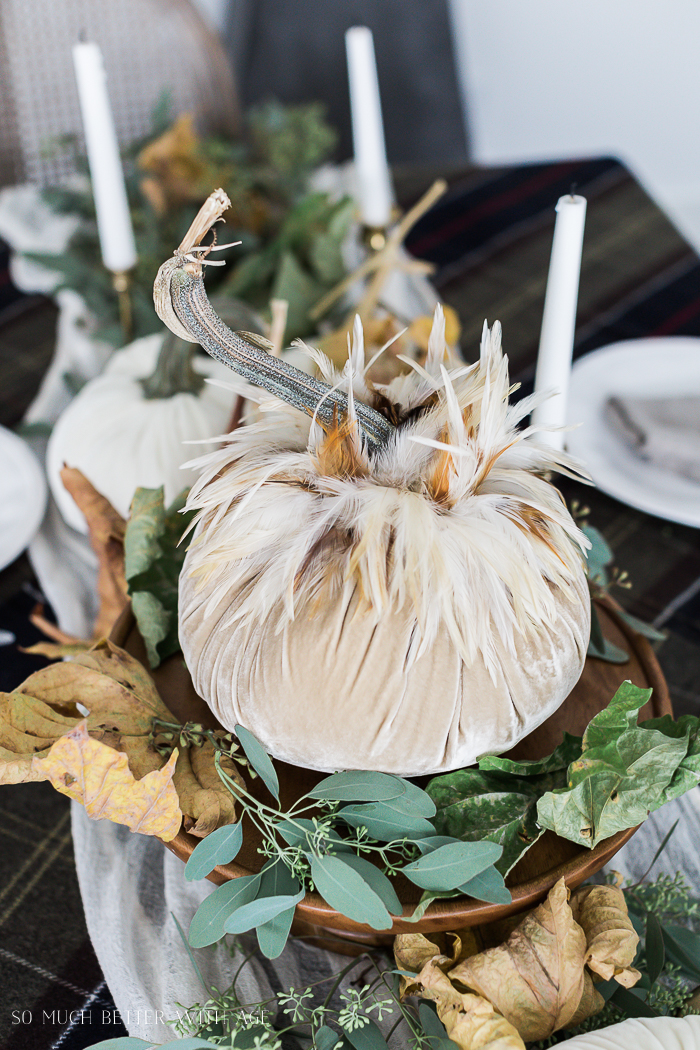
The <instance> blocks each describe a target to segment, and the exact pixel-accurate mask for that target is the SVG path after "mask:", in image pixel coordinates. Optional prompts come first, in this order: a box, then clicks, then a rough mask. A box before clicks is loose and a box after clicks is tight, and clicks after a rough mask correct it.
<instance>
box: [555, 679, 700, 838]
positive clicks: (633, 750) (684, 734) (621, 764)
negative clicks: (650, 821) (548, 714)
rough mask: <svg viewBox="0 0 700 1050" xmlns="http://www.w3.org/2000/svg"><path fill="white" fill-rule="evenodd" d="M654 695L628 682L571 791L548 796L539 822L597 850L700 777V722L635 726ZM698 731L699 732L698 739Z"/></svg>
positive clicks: (570, 779)
mask: <svg viewBox="0 0 700 1050" xmlns="http://www.w3.org/2000/svg"><path fill="white" fill-rule="evenodd" d="M650 695H651V690H649V689H640V688H638V687H637V686H634V685H632V683H631V682H625V683H623V684H622V686H620V688H619V689H618V691H617V693H616V694H615V696H614V697H613V699H612V700H611V701H610V704H609V705H608V707H607V708H606V709H605V710H604V711H601V712H600V713H599V714H598V715H596V716H595V718H593V719H592V720H591V722H590V723H589V724H588V727H587V729H586V732H585V734H584V737H583V744H582V752H581V757H580V758H579V759H577V760H576V761H574V762H572V763H571V765H570V766H569V770H568V775H567V784H566V786H565V787H562V788H557V789H555V790H553V791H549V792H546V793H545V794H544V795H543V796H542V798H541V799H540V800H539V802H538V805H537V819H538V822H539V824H540V825H541V826H542V827H545V828H550V829H551V830H552V831H554V832H556V834H558V835H561V836H562V837H563V838H568V839H570V840H571V841H572V842H577V843H580V844H581V845H586V846H588V847H589V848H593V847H594V846H595V845H596V844H597V843H598V842H600V841H602V840H603V839H606V838H609V837H610V836H611V835H614V834H615V833H616V832H618V831H622V830H624V829H625V828H631V827H634V826H635V825H637V824H640V823H641V822H642V821H643V820H645V819H646V817H647V815H648V814H649V813H650V812H651V811H653V810H655V809H658V808H659V806H662V805H663V804H664V803H665V802H666V801H668V800H669V798H672V797H673V798H675V797H677V795H678V794H682V793H683V791H685V790H688V788H689V787H691V786H694V785H695V784H697V783H698V780H699V779H700V742H698V739H697V729H698V726H699V725H700V721H699V720H698V719H696V718H694V717H693V716H686V719H690V720H689V721H688V720H686V721H684V722H683V723H682V724H681V723H680V722H679V723H674V722H673V721H672V720H671V719H668V720H664V719H652V720H650V721H648V722H644V723H642V725H641V726H637V725H636V721H637V716H638V711H639V709H640V708H641V707H642V706H643V705H644V704H645V703H646V701H647V700H648V699H649V696H650ZM694 734H695V735H694Z"/></svg>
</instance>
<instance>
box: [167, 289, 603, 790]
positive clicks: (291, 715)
mask: <svg viewBox="0 0 700 1050" xmlns="http://www.w3.org/2000/svg"><path fill="white" fill-rule="evenodd" d="M178 280H180V278H179V277H178ZM182 286H183V287H184V284H183V285H182ZM183 297H184V296H183ZM185 301H186V300H185ZM199 302H203V300H202V299H201V296H200V300H199ZM182 316H185V317H188V315H187V314H186V313H185V312H184V310H183V312H182ZM210 328H211V330H214V325H213V322H212V324H211V325H210ZM218 331H219V332H222V333H223V337H224V338H225V339H226V340H227V341H228V343H230V344H231V346H233V347H234V349H236V348H237V346H238V344H240V340H239V339H238V337H235V336H234V335H233V334H231V333H229V334H228V335H226V333H225V332H224V330H223V329H221V328H220V329H219V330H218ZM219 337H220V336H219V335H218V334H217V338H219ZM237 339H238V342H236V340H237ZM447 355H448V351H447V348H446V345H445V338H444V318H443V316H442V313H441V311H440V310H439V309H438V311H436V320H435V323H434V326H433V333H432V335H431V339H430V349H429V353H428V360H427V362H426V366H425V368H421V367H419V366H416V367H415V370H414V371H413V372H412V373H411V374H409V375H404V376H400V377H398V378H397V379H395V380H393V381H392V383H390V384H389V385H387V386H381V387H371V386H368V385H367V383H366V381H365V372H366V369H365V363H364V350H363V345H362V329H361V326H360V325H359V322H358V324H356V328H355V339H354V345H353V349H352V354H351V358H350V361H349V362H348V364H347V365H346V367H345V369H344V372H343V374H342V375H340V374H338V373H337V372H335V371H334V370H333V368H332V366H331V365H330V362H328V360H327V359H324V357H323V355H321V354H318V353H316V354H315V357H316V360H317V363H318V364H319V366H320V368H321V370H322V372H323V374H324V378H325V380H326V381H327V383H328V384H329V386H328V387H327V389H330V387H331V386H332V387H333V389H336V390H340V391H345V394H346V396H347V399H348V400H347V412H345V413H343V414H340V415H339V413H338V412H337V411H336V413H335V416H331V420H330V422H328V420H326V421H325V422H324V423H323V426H321V425H320V424H319V422H317V421H316V419H314V420H312V419H311V418H310V415H309V414H305V413H303V412H300V411H298V410H296V409H295V408H293V407H289V406H287V405H284V404H282V403H281V402H279V401H277V402H269V401H268V405H267V408H268V411H267V412H266V413H265V414H264V418H263V419H262V420H261V421H260V422H258V423H255V424H253V425H252V426H248V427H245V428H243V429H242V430H240V431H237V432H236V433H234V434H232V435H231V436H230V437H229V438H228V439H227V443H226V444H225V446H224V447H223V448H220V449H218V450H217V451H214V452H212V453H209V454H208V455H206V456H204V457H203V458H202V459H201V460H200V470H201V476H200V478H199V480H198V481H197V482H196V484H195V485H194V487H193V489H192V491H191V494H190V498H189V501H188V506H189V507H190V508H192V509H194V510H196V511H197V512H198V515H197V525H196V531H195V534H194V542H193V543H192V544H191V546H190V548H189V551H188V553H187V556H186V560H185V564H184V568H183V571H182V574H181V578H180V601H179V615H180V640H181V644H182V648H183V652H184V656H185V660H186V663H187V666H188V667H189V670H190V672H191V675H192V679H193V682H194V685H195V688H196V690H197V692H198V693H199V694H200V696H202V697H204V699H205V700H206V701H207V703H208V704H209V706H210V707H211V709H212V710H213V711H214V713H215V714H216V716H217V717H218V719H219V720H220V721H221V723H222V724H223V725H224V726H226V728H227V729H233V728H234V726H235V725H236V724H237V723H240V724H241V725H243V726H245V727H246V728H248V729H249V730H250V731H251V732H252V733H253V734H254V735H255V736H256V737H257V738H258V739H259V740H260V741H261V743H262V744H263V745H264V747H265V748H266V749H267V750H268V751H269V752H270V753H271V754H272V755H274V756H275V757H276V758H278V759H282V760H284V761H286V762H290V763H293V764H296V765H300V766H305V767H308V768H312V769H318V770H324V771H331V770H336V769H346V768H352V769H376V770H383V771H385V772H388V773H397V774H401V775H404V776H418V775H420V774H433V773H437V772H441V771H444V770H448V769H453V768H457V767H460V766H467V765H470V764H471V763H473V762H474V761H476V759H477V758H478V757H479V756H481V755H483V754H485V753H500V752H503V751H506V750H507V749H509V748H510V747H512V746H513V745H514V744H515V743H516V742H517V741H518V740H520V739H521V738H522V737H524V736H526V735H527V734H528V733H530V732H531V731H532V730H533V729H534V728H535V727H536V726H537V725H539V724H540V723H541V722H542V721H544V720H545V719H546V718H547V717H548V716H549V715H550V714H551V713H552V712H553V711H554V710H555V709H556V708H557V707H558V706H559V705H560V704H561V703H562V701H563V700H564V699H565V698H566V696H567V695H568V694H569V692H570V690H571V688H572V687H573V686H574V684H575V683H576V681H577V680H578V678H579V676H580V674H581V671H582V669H583V665H584V661H585V655H586V647H587V643H588V636H589V630H590V600H589V594H588V588H587V583H586V577H585V572H584V560H583V556H582V555H583V552H582V548H583V547H585V546H587V541H586V540H585V538H584V537H583V536H582V534H581V533H580V532H579V530H578V528H577V527H576V525H575V524H574V522H573V521H572V519H571V517H570V515H569V513H568V511H567V509H566V506H565V505H564V502H563V500H562V499H561V496H560V495H559V493H558V492H557V490H556V489H555V488H554V487H553V486H552V485H551V484H549V483H548V482H547V481H546V480H545V479H544V477H543V475H544V474H545V473H546V472H547V471H550V470H554V469H560V470H561V469H564V470H568V469H572V465H571V463H570V461H568V460H567V458H566V456H564V455H562V454H561V453H557V452H554V451H553V450H551V449H549V448H548V447H546V446H538V445H537V444H536V443H535V442H531V441H524V440H523V438H524V437H525V436H527V432H525V433H523V432H521V431H519V430H518V429H517V424H518V422H519V420H521V419H522V418H523V417H524V416H525V415H526V414H527V412H528V411H529V410H530V409H531V407H532V399H531V398H530V399H526V400H525V401H523V402H521V403H520V404H518V405H515V406H512V407H509V406H508V391H509V380H508V363H507V358H504V357H503V354H502V352H501V346H500V326H499V325H496V326H494V329H493V332H489V330H488V329H487V328H485V332H484V338H483V340H482V347H481V358H480V361H479V362H478V363H477V364H476V365H474V366H466V365H461V364H458V363H456V362H452V363H451V367H449V368H445V367H444V364H443V362H447V361H448V360H449V358H448V356H447ZM262 367H263V368H265V367H267V368H271V367H272V366H271V365H268V364H267V363H266V362H265V361H263V362H262ZM275 405H276V407H274V406H275ZM370 408H372V410H373V411H375V412H379V411H383V412H385V413H386V417H385V418H386V419H387V420H388V419H393V420H394V422H395V424H396V429H395V431H394V432H393V434H392V435H391V437H390V438H389V439H388V440H387V441H386V442H385V443H384V444H383V445H378V447H376V448H375V449H374V450H370V449H369V447H368V444H367V443H366V442H365V441H363V439H362V433H361V428H360V423H361V420H362V414H361V410H364V411H365V414H366V412H367V410H368V409H370ZM319 418H320V413H319ZM370 422H371V420H370ZM385 425H386V424H385Z"/></svg>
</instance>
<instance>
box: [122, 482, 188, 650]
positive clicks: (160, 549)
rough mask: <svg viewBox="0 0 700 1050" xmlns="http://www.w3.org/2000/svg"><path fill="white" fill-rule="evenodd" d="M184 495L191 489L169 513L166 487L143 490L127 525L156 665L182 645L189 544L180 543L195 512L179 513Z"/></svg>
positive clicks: (129, 572) (129, 569) (137, 599)
mask: <svg viewBox="0 0 700 1050" xmlns="http://www.w3.org/2000/svg"><path fill="white" fill-rule="evenodd" d="M185 496H186V491H185V492H183V493H181V494H180V496H178V497H177V499H176V500H175V501H174V502H173V503H172V505H171V506H170V507H168V509H167V511H166V509H165V506H164V504H163V487H162V486H161V487H160V488H157V489H145V488H139V489H137V490H136V492H135V493H134V499H133V502H132V504H131V516H130V518H129V520H128V522H127V524H126V533H125V536H124V571H125V574H126V581H127V584H128V587H129V594H130V595H131V603H132V608H133V610H134V616H135V617H136V622H137V623H138V627H139V631H140V633H141V636H142V637H143V640H144V642H145V645H146V652H147V654H148V661H149V663H150V665H151V667H152V668H155V667H157V666H158V664H159V663H160V662H161V660H165V659H166V658H167V657H168V656H171V655H172V654H173V653H176V652H178V651H179V649H180V642H179V640H178V623H177V593H178V580H179V577H180V570H181V568H182V565H183V562H184V560H185V546H184V544H183V545H181V546H179V547H178V543H179V541H180V538H181V536H182V534H183V532H184V531H185V529H186V528H187V525H188V524H189V521H190V520H191V518H192V516H193V513H194V512H189V513H188V514H184V515H183V514H181V513H180V511H181V510H182V508H183V507H184V504H185Z"/></svg>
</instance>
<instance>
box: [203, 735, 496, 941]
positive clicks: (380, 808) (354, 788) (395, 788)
mask: <svg viewBox="0 0 700 1050" xmlns="http://www.w3.org/2000/svg"><path fill="white" fill-rule="evenodd" d="M208 732H209V733H211V732H212V731H207V730H204V729H202V727H201V726H197V727H195V728H194V729H192V728H190V729H188V730H187V734H189V737H188V739H193V740H195V739H196V740H199V739H204V738H205V737H206V735H207V733H208ZM235 732H236V737H237V738H238V743H239V744H240V746H241V747H242V749H243V751H244V752H245V756H246V759H247V761H248V763H249V765H250V767H251V769H252V770H254V771H255V772H256V773H257V775H258V776H259V777H260V779H261V780H262V782H263V783H264V784H265V786H266V788H267V790H268V791H269V793H270V795H271V796H272V799H273V800H274V803H275V804H274V805H271V804H269V803H267V802H262V801H261V800H260V799H258V798H256V797H255V796H254V795H252V794H251V793H250V792H249V791H248V790H247V788H245V787H241V786H240V785H239V784H238V783H236V782H235V781H234V780H232V779H231V778H230V777H229V776H228V774H227V773H226V772H225V770H224V769H223V768H222V766H221V761H220V755H221V754H222V753H224V747H223V746H219V743H218V742H217V741H216V740H212V742H213V743H214V746H215V747H217V750H218V752H219V753H218V754H217V756H216V767H217V771H218V773H219V776H220V778H221V780H222V782H223V783H224V784H225V785H226V787H227V788H228V789H229V790H230V791H231V793H232V795H234V796H235V798H236V801H237V803H238V805H240V807H241V809H242V811H243V816H242V817H241V821H239V822H238V823H237V824H233V825H227V826H225V827H222V828H219V829H218V830H217V831H215V832H213V833H212V834H210V835H208V836H207V837H206V838H205V839H203V840H202V842H200V843H199V845H198V846H197V847H196V848H195V850H194V852H193V853H192V856H191V857H190V859H189V861H188V862H187V865H186V867H185V877H186V878H187V879H190V880H192V879H202V878H205V877H206V876H207V875H208V874H209V873H210V872H211V871H212V870H213V869H214V868H215V867H216V865H218V864H228V863H230V862H231V861H232V860H234V859H235V857H236V856H237V855H238V852H239V850H240V848H241V846H242V844H243V826H242V822H243V819H244V818H245V817H247V818H248V819H249V820H250V821H251V822H252V823H253V824H254V825H255V827H256V828H257V829H258V831H259V832H260V835H261V837H262V843H263V844H262V846H261V848H260V852H261V854H262V856H263V857H264V863H263V867H262V870H261V871H260V872H259V873H258V874H255V875H247V876H243V877H240V878H237V879H233V880H231V881H230V882H227V883H225V884H224V885H223V886H220V887H219V888H218V889H217V890H215V891H214V892H213V893H212V894H211V896H209V897H207V899H206V900H205V901H204V902H203V903H202V904H201V906H200V907H199V909H198V911H197V913H196V914H195V916H194V918H193V919H192V923H191V925H190V929H189V943H190V945H191V946H192V947H193V948H202V947H205V946H206V945H208V944H214V943H215V942H216V941H218V940H220V939H221V938H222V937H224V936H225V934H227V933H228V934H241V933H245V932H247V931H249V930H252V929H255V930H256V933H257V937H258V943H259V946H260V949H261V951H262V952H263V954H264V955H266V956H267V957H268V958H270V959H274V958H277V956H278V955H279V954H280V953H281V952H282V950H283V948H284V945H285V944H286V941H287V937H288V935H289V931H290V929H291V925H292V920H293V918H294V909H295V907H296V905H297V904H298V903H299V902H300V901H301V900H302V899H303V897H304V896H305V894H306V892H307V891H308V890H313V889H315V890H317V891H318V892H319V893H320V894H321V896H322V897H323V898H324V899H325V900H326V901H327V903H328V904H330V906H331V907H332V908H335V909H336V910H337V911H339V912H340V913H341V914H343V915H345V916H347V917H348V918H349V919H352V920H354V921H355V922H359V923H363V924H365V925H367V926H370V927H372V929H375V930H389V929H391V927H392V924H393V918H392V917H393V916H398V915H402V912H403V907H402V904H401V902H400V901H399V898H398V896H397V894H396V891H395V889H394V887H393V885H392V883H391V881H390V877H391V876H392V875H395V874H397V872H399V871H400V872H401V873H402V874H403V875H405V876H406V877H407V878H408V879H410V880H411V882H413V883H414V884H415V885H416V886H419V887H420V888H421V889H423V890H424V891H425V893H424V897H425V900H424V901H423V902H422V904H421V905H419V907H418V909H417V910H416V913H415V914H414V918H415V919H417V918H420V916H421V915H422V914H423V913H424V911H425V908H426V907H427V904H428V903H429V901H430V900H432V899H434V898H435V897H438V896H443V895H454V894H455V893H462V894H466V895H469V896H473V897H477V898H479V899H480V900H487V901H493V902H497V903H507V902H508V901H510V899H511V897H510V893H509V891H508V890H507V889H506V887H505V884H504V881H503V878H502V876H501V875H500V874H499V873H498V872H497V871H496V869H495V867H494V863H495V862H496V861H497V860H498V859H499V857H500V856H501V852H502V847H501V846H500V845H498V844H496V843H493V842H462V841H460V840H458V839H456V838H452V837H451V836H449V835H437V834H436V832H435V827H434V825H433V824H432V823H431V821H430V818H431V817H433V816H434V815H435V812H436V810H435V804H434V802H433V801H432V800H431V799H430V798H429V797H428V795H427V794H426V793H425V792H424V791H422V790H421V789H420V788H419V787H417V786H416V785H415V784H412V783H411V782H410V781H408V780H404V779H402V778H401V777H397V776H392V775H389V774H387V773H376V772H368V771H353V770H350V771H345V772H342V773H334V774H332V775H331V776H328V777H326V778H325V779H324V780H322V781H321V782H320V783H319V784H317V785H316V786H315V787H314V788H312V789H311V791H308V792H307V793H306V794H305V795H302V796H301V798H299V799H297V800H296V801H295V802H294V803H293V805H292V806H291V807H290V808H289V809H287V810H284V811H283V810H282V809H281V808H280V800H279V781H278V778H277V773H276V771H275V768H274V765H273V763H272V761H271V759H270V757H269V755H268V754H267V753H266V752H265V750H264V749H263V748H262V746H261V745H260V743H259V742H258V740H256V738H255V737H254V736H253V734H252V733H250V732H249V731H248V730H247V729H245V728H244V727H243V726H236V730H235ZM223 743H224V742H223V741H222V744H223Z"/></svg>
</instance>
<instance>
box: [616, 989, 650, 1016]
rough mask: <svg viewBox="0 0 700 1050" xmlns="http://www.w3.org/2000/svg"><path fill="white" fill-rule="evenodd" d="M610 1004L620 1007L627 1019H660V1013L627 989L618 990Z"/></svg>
mask: <svg viewBox="0 0 700 1050" xmlns="http://www.w3.org/2000/svg"><path fill="white" fill-rule="evenodd" d="M609 1002H611V1003H614V1004H615V1006H618V1007H619V1008H620V1010H621V1011H622V1013H623V1014H625V1015H626V1016H627V1017H659V1016H660V1015H659V1011H658V1010H654V1009H653V1007H651V1006H649V1004H648V1003H645V1002H644V1000H643V999H640V998H639V996H638V995H635V994H634V992H628V991H627V989H626V988H618V990H617V991H616V992H615V994H614V995H612V996H611V997H610V1000H609Z"/></svg>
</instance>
